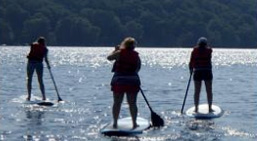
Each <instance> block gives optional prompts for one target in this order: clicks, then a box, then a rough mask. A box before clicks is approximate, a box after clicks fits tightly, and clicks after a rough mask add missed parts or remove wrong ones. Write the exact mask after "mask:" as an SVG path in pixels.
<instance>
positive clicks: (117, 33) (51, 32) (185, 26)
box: [0, 0, 257, 47]
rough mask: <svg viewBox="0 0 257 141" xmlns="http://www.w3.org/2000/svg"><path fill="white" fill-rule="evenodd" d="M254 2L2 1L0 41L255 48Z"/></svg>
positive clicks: (254, 0)
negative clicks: (204, 41)
mask: <svg viewBox="0 0 257 141" xmlns="http://www.w3.org/2000/svg"><path fill="white" fill-rule="evenodd" d="M256 7H257V3H256V0H240V1H239V0H237V1H236V0H161V1H157V0H140V1H139V0H74V1H73V0H0V27H1V28H0V34H1V37H0V44H9V45H19V44H26V43H30V42H32V41H33V40H35V39H36V38H37V37H38V36H45V37H46V38H47V41H48V44H49V45H62V46H114V45H116V44H119V43H120V42H121V40H122V39H123V38H124V37H127V36H132V37H135V38H136V40H137V41H138V43H139V46H152V47H154V46H162V47H173V46H175V47H176V46H194V45H195V43H196V41H197V39H198V38H199V37H201V36H205V37H207V38H208V40H209V41H210V44H211V46H217V47H257V40H256V39H257V32H256V31H257V19H256V16H257V11H256Z"/></svg>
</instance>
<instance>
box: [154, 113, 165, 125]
mask: <svg viewBox="0 0 257 141" xmlns="http://www.w3.org/2000/svg"><path fill="white" fill-rule="evenodd" d="M151 120H152V126H153V127H162V126H164V121H163V119H162V118H161V117H160V116H159V115H157V114H156V113H155V112H152V113H151Z"/></svg>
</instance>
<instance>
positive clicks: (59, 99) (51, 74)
mask: <svg viewBox="0 0 257 141" xmlns="http://www.w3.org/2000/svg"><path fill="white" fill-rule="evenodd" d="M47 68H48V70H49V73H50V76H51V79H52V81H53V83H54V88H55V91H56V94H57V97H58V102H59V101H63V100H62V99H61V97H60V95H59V92H58V89H57V86H56V83H55V81H54V76H53V73H52V71H51V68H50V66H49V67H47Z"/></svg>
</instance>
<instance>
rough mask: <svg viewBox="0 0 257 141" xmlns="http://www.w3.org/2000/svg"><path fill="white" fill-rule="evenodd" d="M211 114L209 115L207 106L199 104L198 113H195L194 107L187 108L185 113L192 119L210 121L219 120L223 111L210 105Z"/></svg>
mask: <svg viewBox="0 0 257 141" xmlns="http://www.w3.org/2000/svg"><path fill="white" fill-rule="evenodd" d="M212 109H213V112H210V113H209V107H208V104H200V105H199V106H198V112H197V113H195V106H193V107H191V108H189V109H188V110H187V111H186V115H187V116H189V117H194V118H198V119H211V118H219V117H221V116H222V115H223V112H224V111H223V110H222V109H221V108H220V107H219V106H217V105H212Z"/></svg>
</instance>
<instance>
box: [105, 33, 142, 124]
mask: <svg viewBox="0 0 257 141" xmlns="http://www.w3.org/2000/svg"><path fill="white" fill-rule="evenodd" d="M135 47H136V40H135V39H134V38H132V37H127V38H125V39H124V41H123V42H122V43H121V45H120V47H119V48H117V47H116V48H115V50H114V51H113V52H112V53H111V54H110V55H109V56H108V57H107V59H108V60H109V61H112V60H115V65H114V68H113V69H112V71H113V72H114V75H113V78H112V81H111V90H112V91H113V99H114V103H113V108H112V114H113V128H117V127H118V125H117V121H118V117H119V113H120V108H121V104H122V101H123V97H124V94H125V93H126V96H127V101H128V104H129V108H130V114H131V118H132V124H133V128H136V127H137V126H138V125H137V122H136V120H137V105H136V101H137V93H138V92H139V89H140V84H141V83H140V78H139V76H138V72H139V70H140V67H141V61H140V57H139V55H138V52H136V51H135V50H134V49H135Z"/></svg>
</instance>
